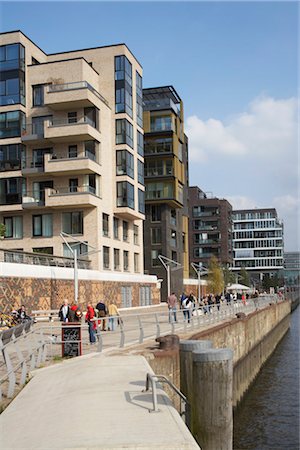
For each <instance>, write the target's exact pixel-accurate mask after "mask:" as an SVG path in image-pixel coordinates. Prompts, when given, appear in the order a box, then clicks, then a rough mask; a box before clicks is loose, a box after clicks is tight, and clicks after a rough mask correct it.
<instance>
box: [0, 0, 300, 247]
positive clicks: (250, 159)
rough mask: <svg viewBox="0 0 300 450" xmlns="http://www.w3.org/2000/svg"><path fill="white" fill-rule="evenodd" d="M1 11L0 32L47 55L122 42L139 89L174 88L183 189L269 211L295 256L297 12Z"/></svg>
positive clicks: (161, 8)
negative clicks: (185, 173)
mask: <svg viewBox="0 0 300 450" xmlns="http://www.w3.org/2000/svg"><path fill="white" fill-rule="evenodd" d="M0 5H1V10H0V17H1V22H0V27H1V31H7V30H12V29H22V31H23V32H24V33H25V34H27V35H28V36H29V37H30V38H31V39H32V40H33V41H34V42H36V43H37V44H38V45H39V46H40V47H41V48H42V49H43V50H44V51H45V52H46V53H52V52H58V51H63V50H72V49H77V48H84V47H92V46H97V45H107V44H112V43H118V42H125V43H126V44H127V45H128V47H129V48H130V49H131V50H132V52H133V53H134V54H135V56H136V57H137V58H138V59H139V61H140V62H141V64H142V66H143V69H144V86H145V87H150V86H159V85H166V84H173V85H174V87H175V88H176V90H177V91H178V93H179V95H180V96H181V97H182V99H183V101H184V108H185V109H184V110H185V118H186V131H187V132H188V133H189V139H190V159H191V164H190V167H191V169H190V184H192V185H196V184H197V185H199V187H201V188H202V189H204V190H207V191H213V192H214V193H215V194H216V195H218V196H221V197H225V198H227V197H228V198H230V200H231V201H232V203H233V204H234V207H241V206H251V207H252V206H257V207H259V206H264V207H268V206H275V207H276V208H277V209H278V212H279V214H280V216H281V217H282V218H283V219H284V221H285V234H286V239H285V241H286V247H287V249H288V250H293V249H294V248H295V247H296V246H297V243H296V234H297V228H299V227H298V226H297V222H296V221H297V201H298V200H299V198H298V193H299V192H298V184H297V183H298V176H299V172H298V170H297V168H298V159H297V158H298V155H297V145H298V141H297V135H296V109H297V101H296V96H297V83H298V74H297V64H298V61H297V55H298V53H297V52H298V51H299V49H297V42H298V40H299V39H298V37H299V36H298V29H297V23H298V19H299V16H298V6H299V5H298V3H296V2H190V3H189V2H147V3H144V2H131V3H129V2H121V3H118V2H110V3H109V2H85V3H81V2H65V3H63V2H49V3H47V2H43V3H42V2H33V3H27V2H21V3H18V2H10V3H8V2H2V3H1V4H0ZM29 6H30V7H29ZM278 174H279V176H278ZM298 225H299V224H298Z"/></svg>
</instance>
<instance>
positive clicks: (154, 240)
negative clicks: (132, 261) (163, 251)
mask: <svg viewBox="0 0 300 450" xmlns="http://www.w3.org/2000/svg"><path fill="white" fill-rule="evenodd" d="M151 244H161V228H151Z"/></svg>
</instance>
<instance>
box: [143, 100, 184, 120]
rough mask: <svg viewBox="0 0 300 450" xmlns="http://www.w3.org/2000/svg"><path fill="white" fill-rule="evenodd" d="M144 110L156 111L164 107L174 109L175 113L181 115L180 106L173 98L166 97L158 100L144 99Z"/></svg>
mask: <svg viewBox="0 0 300 450" xmlns="http://www.w3.org/2000/svg"><path fill="white" fill-rule="evenodd" d="M143 108H144V111H155V110H162V109H172V110H173V111H174V112H175V114H177V115H178V116H179V115H180V106H179V105H176V104H175V103H174V102H173V100H172V99H170V98H168V97H165V98H159V99H156V100H144V102H143Z"/></svg>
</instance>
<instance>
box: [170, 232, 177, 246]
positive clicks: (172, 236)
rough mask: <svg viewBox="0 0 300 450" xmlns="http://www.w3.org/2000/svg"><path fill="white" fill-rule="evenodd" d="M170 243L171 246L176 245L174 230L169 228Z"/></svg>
mask: <svg viewBox="0 0 300 450" xmlns="http://www.w3.org/2000/svg"><path fill="white" fill-rule="evenodd" d="M171 245H172V247H176V245H177V242H176V231H175V230H171Z"/></svg>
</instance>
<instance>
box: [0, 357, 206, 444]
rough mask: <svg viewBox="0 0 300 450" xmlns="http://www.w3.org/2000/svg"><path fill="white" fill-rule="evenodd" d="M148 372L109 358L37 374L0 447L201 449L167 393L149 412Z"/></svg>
mask: <svg viewBox="0 0 300 450" xmlns="http://www.w3.org/2000/svg"><path fill="white" fill-rule="evenodd" d="M147 372H151V373H153V372H152V370H151V368H150V366H149V365H148V363H147V362H146V360H145V359H144V358H143V357H142V356H126V357H124V356H105V355H104V354H93V355H87V356H83V357H80V358H76V359H73V360H69V361H65V362H63V363H60V364H58V365H56V366H51V367H48V368H44V369H39V370H37V371H36V372H35V376H34V377H33V379H32V380H31V381H30V383H28V384H27V385H26V386H25V388H24V389H23V390H22V391H21V392H20V394H19V395H18V396H17V398H16V399H15V400H14V401H13V402H12V403H11V405H10V406H9V407H8V408H7V409H6V410H5V411H4V412H3V413H2V414H1V416H0V448H1V449H3V450H29V449H30V450H48V449H49V450H50V449H57V450H60V449H61V450H62V449H64V450H71V449H72V450H75V449H77V450H79V449H80V450H87V449H89V450H92V449H93V450H97V449H99V450H100V449H101V450H103V449H121V448H122V449H124V448H127V449H135V450H146V449H161V450H189V449H191V450H192V449H199V446H198V445H197V443H196V442H195V440H194V439H193V437H192V435H191V434H190V432H189V431H188V429H187V428H186V426H185V425H184V423H183V421H182V419H181V417H180V416H179V414H178V413H177V411H176V410H175V408H174V407H173V406H172V404H171V402H170V400H169V398H168V397H167V395H166V394H165V392H164V391H163V390H158V394H159V395H158V404H159V409H160V411H159V412H152V413H151V412H149V410H151V409H152V407H153V406H152V396H151V393H149V392H147V393H143V392H142V390H143V388H144V386H145V380H146V373H147Z"/></svg>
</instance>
